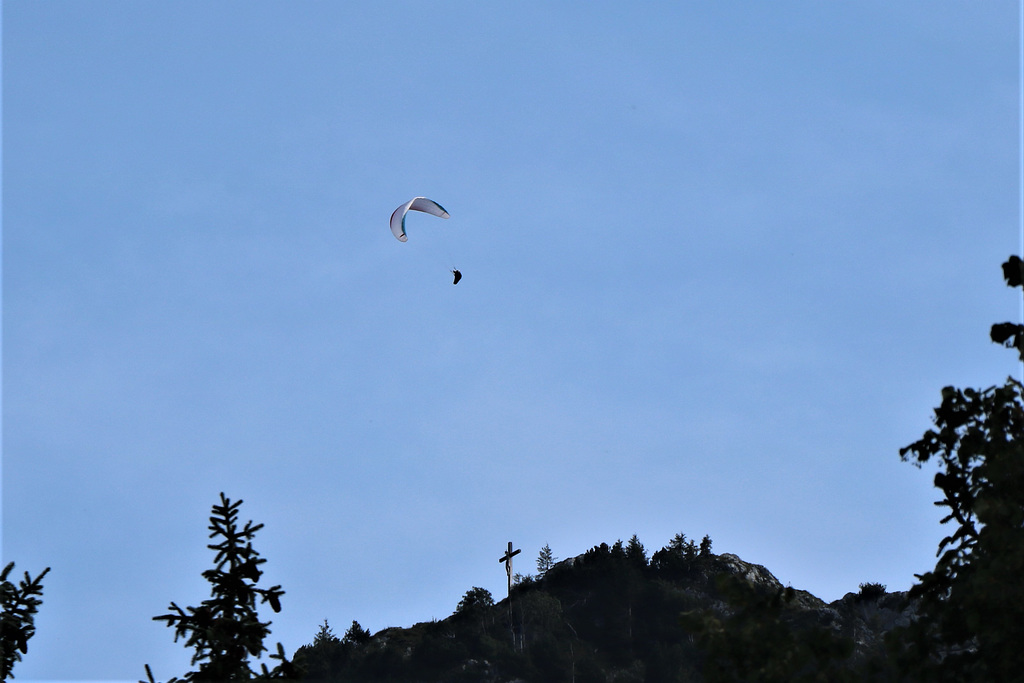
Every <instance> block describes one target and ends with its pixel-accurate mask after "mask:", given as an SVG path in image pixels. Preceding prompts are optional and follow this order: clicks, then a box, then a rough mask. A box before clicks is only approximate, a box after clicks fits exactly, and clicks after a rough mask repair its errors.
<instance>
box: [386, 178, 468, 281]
mask: <svg viewBox="0 0 1024 683" xmlns="http://www.w3.org/2000/svg"><path fill="white" fill-rule="evenodd" d="M410 211H422V212H423V213H429V214H430V215H431V216H437V217H438V218H448V212H447V211H445V210H444V207H443V206H441V205H440V204H438V203H437V202H435V201H434V200H433V199H427V198H426V197H413V198H412V199H410V200H409V201H407V202H406V203H405V204H402V205H401V206H399V207H398V208H397V209H395V212H394V213H393V214H391V232H392V234H394V236H395V239H397V240H398V241H399V242H408V241H409V237H408V236H407V235H406V234H405V214H407V213H409V212H410ZM452 275H454V276H455V279H454V281H453V282H452V284H453V285H457V284H459V280H461V279H462V273H461V272H460V271H459V270H458V269H457V268H453V269H452Z"/></svg>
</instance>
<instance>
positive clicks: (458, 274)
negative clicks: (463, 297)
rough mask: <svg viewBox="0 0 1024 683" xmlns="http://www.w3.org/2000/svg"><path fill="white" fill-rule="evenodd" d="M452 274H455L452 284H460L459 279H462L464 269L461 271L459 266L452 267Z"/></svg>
mask: <svg viewBox="0 0 1024 683" xmlns="http://www.w3.org/2000/svg"><path fill="white" fill-rule="evenodd" d="M452 275H454V276H455V280H454V281H453V282H452V284H453V285H457V284H459V280H461V279H462V271H460V270H459V269H458V268H453V269H452Z"/></svg>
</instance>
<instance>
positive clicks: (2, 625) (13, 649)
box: [0, 562, 50, 681]
mask: <svg viewBox="0 0 1024 683" xmlns="http://www.w3.org/2000/svg"><path fill="white" fill-rule="evenodd" d="M12 569H14V563H13V562H10V563H8V565H7V566H6V567H4V570H3V572H0V604H2V606H3V614H2V615H0V680H4V681H6V680H7V679H8V678H14V674H13V673H11V671H12V670H13V669H14V663H15V662H20V661H21V656H22V655H23V654H27V653H28V641H29V639H30V638H31V637H32V636H33V635H35V632H36V628H35V613H36V611H37V610H38V608H39V605H41V604H42V603H43V601H42V600H41V599H40V596H42V594H43V577H44V576H46V574H47V572H49V571H50V568H49V567H47V568H46V569H44V570H43V571H42V572H40V574H39V576H37V577H36V578H34V579H33V578H32V577H31V576H29V573H28V572H25V578H23V579H22V580H21V581H19V582H18V585H17V586H15V585H14V584H13V583H11V582H10V581H8V580H7V576H8V575H9V574H10V573H11V570H12Z"/></svg>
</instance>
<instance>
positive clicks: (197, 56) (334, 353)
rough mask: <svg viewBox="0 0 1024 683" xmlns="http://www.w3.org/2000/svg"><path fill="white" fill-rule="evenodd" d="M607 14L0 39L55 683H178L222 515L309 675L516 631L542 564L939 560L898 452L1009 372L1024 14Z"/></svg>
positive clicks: (608, 10)
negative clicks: (406, 632)
mask: <svg viewBox="0 0 1024 683" xmlns="http://www.w3.org/2000/svg"><path fill="white" fill-rule="evenodd" d="M581 7H582V5H580V4H579V3H551V2H530V1H526V2H520V3H514V4H509V3H486V2H485V3H477V2H439V3H422V2H402V3H400V2H372V3H371V2H349V3H341V2H301V3H299V2H283V1H282V2H267V1H255V2H250V1H245V2H242V1H237V2H212V3H211V2H206V1H203V2H190V1H182V2H173V3H156V2H136V1H129V0H125V1H121V2H112V1H109V0H102V1H99V0H98V1H96V2H58V1H52V2H36V1H30V0H7V1H6V2H4V3H3V184H4V186H3V561H4V562H8V561H11V560H13V561H15V562H16V563H17V565H16V571H17V572H18V573H19V574H20V573H21V572H22V571H24V570H28V571H31V572H33V573H36V572H38V571H39V570H41V569H42V568H43V567H46V566H51V567H52V568H53V569H52V571H51V573H50V574H49V576H48V577H47V579H46V581H45V593H44V603H43V606H42V608H41V611H40V613H39V615H38V619H37V627H38V634H37V636H36V637H35V638H34V639H33V640H32V641H31V643H30V649H29V653H28V655H27V656H26V658H25V661H24V662H22V663H21V664H19V665H18V666H17V668H16V669H15V673H16V675H17V676H18V680H32V679H73V678H93V679H100V678H106V679H132V680H137V679H138V678H139V677H140V676H142V675H143V664H145V663H147V662H148V663H149V664H151V665H152V666H153V668H154V672H155V674H156V675H157V676H158V677H159V678H160V679H166V678H168V677H170V676H173V675H181V674H182V673H184V672H185V671H186V670H187V669H188V657H189V654H190V653H188V652H187V651H186V650H185V649H184V647H183V646H182V643H180V642H179V643H178V644H174V643H173V642H172V632H171V631H170V630H169V629H166V628H165V627H164V626H163V625H162V624H159V623H157V622H153V621H151V617H153V616H154V615H157V614H162V613H164V612H165V610H166V608H167V605H168V603H169V602H170V601H171V600H174V601H176V602H178V603H179V604H181V605H186V604H189V605H196V604H198V603H199V602H200V601H202V600H203V599H205V598H206V597H208V590H207V584H206V583H205V582H204V581H203V579H202V578H201V576H200V573H201V572H202V571H203V570H204V569H207V568H208V567H209V566H210V564H211V561H212V553H211V552H210V551H208V550H207V549H206V548H205V545H206V543H207V542H208V539H207V531H206V524H207V517H208V514H209V508H210V506H211V505H212V504H213V503H214V502H216V500H217V495H218V492H220V491H224V492H225V493H226V494H228V495H229V496H230V497H232V498H242V499H244V500H245V503H244V505H243V506H242V515H243V519H253V520H255V521H257V522H262V523H264V524H265V525H266V527H265V529H264V530H263V531H261V532H260V534H259V536H258V537H257V540H256V548H257V549H258V550H259V551H260V552H261V553H262V554H263V556H264V557H266V558H267V559H268V562H267V563H266V565H264V568H265V570H266V574H265V575H264V579H263V580H264V581H265V582H266V583H267V585H270V584H281V585H282V586H283V587H284V589H285V590H286V591H287V593H286V595H285V596H284V599H283V611H282V612H281V613H280V614H277V615H272V616H271V614H270V613H269V611H268V612H266V615H267V616H270V617H271V618H272V620H273V626H272V631H273V633H272V636H271V638H270V642H268V644H269V645H271V646H272V645H273V643H274V642H277V641H281V642H282V643H283V644H284V645H285V648H286V650H287V651H288V652H289V653H293V652H294V651H295V649H296V648H297V647H299V646H300V645H303V644H305V643H308V642H310V641H311V640H312V638H313V635H314V633H315V632H316V630H317V627H318V625H319V624H320V623H321V622H322V621H323V620H324V619H325V618H326V619H328V620H329V621H330V623H331V624H332V625H333V626H334V628H335V630H336V631H338V632H343V631H344V630H345V628H347V627H348V625H349V624H350V623H351V621H352V620H353V619H355V620H358V621H359V622H360V623H361V624H362V625H363V626H364V627H366V628H368V629H370V630H371V631H377V630H379V629H381V628H384V627H386V626H408V625H411V624H413V623H415V622H418V621H426V620H430V619H432V618H438V619H440V618H443V617H445V616H447V615H449V614H450V613H451V612H452V611H453V610H454V608H455V605H456V604H457V603H458V601H459V599H460V598H461V597H462V595H463V594H464V593H465V591H467V590H468V589H470V588H471V587H473V586H481V587H485V588H487V589H489V590H490V591H492V592H493V593H494V594H495V596H496V597H501V596H502V595H503V593H504V584H505V575H504V571H503V569H502V567H501V565H500V564H498V562H497V558H498V557H500V555H501V553H502V552H503V551H504V548H505V544H506V543H507V542H508V541H509V540H511V541H513V543H515V545H516V547H517V548H522V549H523V554H522V556H521V557H522V562H520V563H519V565H518V566H517V569H518V570H519V571H528V570H532V569H533V566H532V565H533V562H534V559H535V558H536V556H537V552H538V551H539V549H540V548H541V546H543V545H544V544H545V543H550V545H551V548H552V549H553V551H554V553H555V555H556V556H558V557H560V558H564V557H569V556H573V555H576V554H579V553H582V552H584V551H586V550H587V549H588V548H590V547H592V546H593V545H596V544H599V543H601V542H603V541H606V542H609V543H610V542H614V541H615V540H616V539H619V538H621V539H628V538H629V536H631V535H632V534H634V533H636V534H638V535H639V537H640V539H641V540H642V541H643V542H644V543H645V544H646V545H647V547H648V549H649V550H652V551H653V550H656V549H658V548H660V547H662V546H664V545H665V544H667V543H668V541H669V539H670V538H671V537H672V536H673V534H675V533H678V532H683V533H685V534H687V535H688V536H691V537H696V538H698V539H699V538H700V537H701V536H703V535H704V534H709V535H710V536H711V538H712V540H713V542H714V551H715V552H719V553H723V552H732V553H736V554H738V555H739V556H740V557H742V558H744V559H746V560H748V561H750V562H755V563H759V564H764V565H766V566H767V567H768V568H769V569H770V570H771V571H772V572H773V573H775V575H776V576H777V577H778V578H779V579H780V580H781V581H782V582H783V583H784V584H790V585H792V586H794V587H796V588H801V589H806V590H809V591H811V592H812V593H814V594H815V595H818V596H819V597H821V598H823V599H825V600H835V599H837V598H840V597H842V595H843V594H844V593H846V592H848V591H855V590H857V587H858V584H859V583H862V582H869V581H870V582H881V583H884V584H886V585H887V586H888V587H889V589H890V590H904V589H906V588H908V587H909V586H910V585H911V583H912V582H913V575H914V573H915V572H917V573H920V572H923V571H925V570H928V569H930V568H931V567H933V566H934V561H935V558H934V552H935V549H936V546H937V543H938V541H939V539H940V538H941V537H942V536H943V535H944V530H943V529H942V528H941V527H940V526H939V525H938V520H939V518H940V516H941V513H940V511H939V510H938V509H937V508H935V507H933V506H932V505H931V502H932V501H933V500H935V498H936V493H935V491H934V490H933V489H932V486H931V477H932V474H931V473H930V472H928V471H919V470H916V469H914V468H913V467H912V466H910V465H908V464H904V463H901V462H900V461H899V457H898V449H899V448H900V447H901V446H905V445H907V444H909V443H911V442H912V441H914V440H916V439H917V438H918V437H919V436H920V435H921V434H922V433H923V432H924V431H925V430H926V429H927V428H928V427H929V426H930V417H931V410H932V408H933V407H934V406H935V405H937V404H938V403H939V400H940V396H939V392H940V389H941V388H942V387H943V386H945V385H948V384H955V385H958V386H976V387H984V386H989V385H992V384H996V383H999V382H1001V381H1003V380H1004V379H1005V378H1006V377H1007V375H1009V374H1011V373H1015V372H1017V366H1016V364H1015V362H1014V355H1013V354H1012V353H1011V352H1009V351H1005V350H1000V349H999V348H998V347H996V346H995V345H993V344H991V343H990V342H988V328H989V326H990V325H991V324H992V323H994V322H1001V321H1004V320H1013V319H1016V318H1017V316H1018V298H1016V297H1015V295H1014V293H1013V292H1012V291H1011V290H1009V289H1007V288H1006V287H1005V285H1004V284H1003V282H1002V278H1001V271H1000V268H999V266H1000V264H1001V263H1002V262H1003V261H1004V260H1005V259H1006V257H1007V256H1009V255H1010V254H1011V253H1014V252H1016V251H1017V249H1018V240H1019V236H1018V229H1017V226H1018V208H1017V207H1018V172H1017V150H1018V136H1017V126H1018V62H1017V60H1018V57H1017V54H1018V52H1017V50H1018V45H1017V28H1018V14H1017V12H1018V9H1017V3H1015V2H1009V1H994V2H986V3H967V2H959V1H957V2H932V3H891V2H858V3H821V2H810V1H807V2H776V3H770V4H769V3H763V4H761V3H698V2H686V3H676V2H672V3H670V2H651V3H645V4H643V5H642V6H641V5H635V4H634V5H629V6H628V9H627V5H625V4H623V3H609V2H592V3H588V5H587V9H586V11H581ZM417 195H425V196H427V197H431V198H433V199H435V200H437V201H438V202H440V203H441V204H442V205H443V206H444V207H445V208H446V209H448V211H449V212H450V213H451V218H450V219H449V220H441V219H438V218H434V217H431V216H426V215H423V214H419V215H414V216H412V217H410V220H409V225H408V232H409V241H408V242H407V243H405V244H402V243H399V242H398V241H397V240H395V238H394V237H393V236H392V235H391V232H390V231H389V229H388V218H389V216H390V214H391V212H392V210H393V209H394V208H395V207H396V206H398V205H399V204H401V203H402V202H404V201H406V200H408V199H410V198H411V197H414V196H417ZM453 267H457V268H459V269H461V271H462V272H463V274H464V278H463V280H462V282H460V283H459V285H458V286H452V284H451V275H450V273H449V272H448V271H449V269H450V268H453Z"/></svg>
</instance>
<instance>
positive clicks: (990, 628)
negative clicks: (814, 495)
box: [894, 256, 1024, 681]
mask: <svg viewBox="0 0 1024 683" xmlns="http://www.w3.org/2000/svg"><path fill="white" fill-rule="evenodd" d="M1022 273H1024V263H1022V262H1021V260H1020V259H1019V258H1017V257H1016V256H1013V257H1011V258H1010V259H1009V260H1008V261H1007V262H1006V263H1005V264H1003V274H1004V276H1005V278H1006V282H1007V284H1008V285H1009V286H1011V287H1020V286H1024V277H1022ZM991 338H992V340H993V341H994V342H996V343H1001V344H1004V345H1006V346H1007V347H1010V348H1016V349H1017V350H1018V352H1019V354H1020V358H1021V360H1022V361H1024V326H1021V325H1017V324H1013V323H1002V324H998V325H993V326H992V331H991ZM1022 389H1024V387H1022V385H1021V383H1020V382H1018V381H1017V380H1015V379H1013V378H1008V379H1007V381H1006V383H1005V384H1004V385H1002V386H994V387H990V388H988V389H985V390H983V391H981V390H977V389H963V390H960V389H956V388H954V387H945V388H944V389H943V390H942V405H940V406H939V407H938V408H936V409H935V418H934V424H935V428H934V429H930V430H928V431H927V432H925V434H924V436H923V437H922V438H921V439H920V440H918V441H916V442H915V443H913V444H911V445H909V446H907V447H906V448H903V449H901V450H900V457H901V458H902V459H903V460H904V461H910V462H912V463H913V464H915V465H917V466H919V467H920V466H921V465H922V464H923V463H926V462H929V461H931V460H932V459H933V458H934V459H936V460H937V461H938V464H939V471H938V473H936V475H935V486H936V487H937V488H938V489H940V490H941V491H942V494H943V498H942V500H940V501H937V502H936V503H935V504H936V505H938V506H941V507H944V508H947V509H948V514H947V515H946V517H945V518H943V520H942V523H943V524H945V523H947V522H954V523H955V524H956V529H955V530H954V531H953V533H951V534H950V535H949V536H946V537H945V538H943V539H942V541H941V542H940V543H939V549H938V552H937V553H936V554H937V555H938V557H939V560H938V563H937V564H936V566H935V569H934V570H932V571H930V572H927V573H925V574H923V575H918V577H917V578H918V579H919V580H920V583H919V584H917V585H915V586H913V587H912V588H911V591H910V595H911V598H915V599H917V600H919V602H920V608H919V609H920V614H921V618H920V619H918V620H917V621H916V622H915V623H914V624H912V625H911V626H910V627H909V628H908V629H906V630H905V631H903V632H901V634H900V635H901V636H902V638H901V639H899V640H895V639H894V646H895V649H896V650H897V652H898V656H899V657H900V659H901V662H902V664H903V666H904V669H905V670H906V671H907V672H908V673H910V674H911V675H914V676H916V677H918V678H921V679H927V680H931V681H947V680H950V681H952V680H957V681H964V680H968V681H997V680H1003V681H1009V680H1020V676H1021V672H1022V671H1024V649H1022V648H1021V643H1024V581H1022V580H1021V576H1022V572H1024V401H1022Z"/></svg>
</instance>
